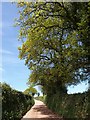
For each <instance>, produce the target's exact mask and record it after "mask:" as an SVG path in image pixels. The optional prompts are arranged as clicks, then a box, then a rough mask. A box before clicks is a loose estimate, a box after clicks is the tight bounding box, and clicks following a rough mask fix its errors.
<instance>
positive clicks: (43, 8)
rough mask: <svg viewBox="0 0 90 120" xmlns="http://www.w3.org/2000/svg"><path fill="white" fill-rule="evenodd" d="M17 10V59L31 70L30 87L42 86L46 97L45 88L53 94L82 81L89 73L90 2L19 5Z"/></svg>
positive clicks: (29, 3) (27, 3) (23, 3)
mask: <svg viewBox="0 0 90 120" xmlns="http://www.w3.org/2000/svg"><path fill="white" fill-rule="evenodd" d="M17 6H18V8H20V9H19V10H20V11H19V13H20V17H19V19H18V20H17V25H19V26H20V33H19V39H20V40H22V46H21V47H19V58H20V59H25V64H26V65H27V66H28V68H29V69H30V70H32V74H31V75H30V79H29V81H30V83H31V82H32V83H37V84H39V85H42V86H43V89H44V92H45V94H47V93H48V88H49V89H50V91H52V93H53V91H55V93H56V92H57V91H64V89H65V85H69V84H77V83H79V82H81V81H83V80H85V79H86V78H87V76H88V75H89V72H90V71H89V66H88V65H89V55H90V49H89V48H90V46H89V45H90V44H89V43H90V39H89V38H90V33H89V32H88V31H90V21H89V18H90V2H88V3H85V5H84V3H72V2H71V3H70V2H69V3H66V2H64V3H63V2H19V3H18V4H17ZM87 42H88V44H87ZM53 88H54V90H53ZM52 93H51V94H52Z"/></svg>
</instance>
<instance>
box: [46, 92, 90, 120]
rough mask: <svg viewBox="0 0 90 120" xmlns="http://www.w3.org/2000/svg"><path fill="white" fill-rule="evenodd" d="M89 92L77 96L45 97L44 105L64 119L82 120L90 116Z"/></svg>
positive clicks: (56, 95) (55, 95) (58, 95)
mask: <svg viewBox="0 0 90 120" xmlns="http://www.w3.org/2000/svg"><path fill="white" fill-rule="evenodd" d="M89 97H90V91H88V92H86V93H82V94H81V93H78V94H70V95H68V94H66V95H61V94H54V95H52V96H47V97H46V100H45V103H46V105H47V106H48V107H49V108H50V109H51V110H53V111H54V112H56V113H58V114H59V115H60V116H63V117H64V118H69V119H70V118H72V119H74V118H77V119H80V120H82V119H84V118H89V116H90V100H89Z"/></svg>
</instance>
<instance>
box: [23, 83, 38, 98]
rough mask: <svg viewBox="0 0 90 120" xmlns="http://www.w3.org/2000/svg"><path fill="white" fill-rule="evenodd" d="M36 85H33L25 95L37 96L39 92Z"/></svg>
mask: <svg viewBox="0 0 90 120" xmlns="http://www.w3.org/2000/svg"><path fill="white" fill-rule="evenodd" d="M34 87H35V85H34V84H31V85H30V86H29V87H28V88H27V89H26V90H25V91H24V93H25V94H30V95H31V96H34V95H35V94H37V90H36V88H34Z"/></svg>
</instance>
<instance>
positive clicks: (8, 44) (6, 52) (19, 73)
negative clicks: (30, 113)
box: [0, 2, 87, 93]
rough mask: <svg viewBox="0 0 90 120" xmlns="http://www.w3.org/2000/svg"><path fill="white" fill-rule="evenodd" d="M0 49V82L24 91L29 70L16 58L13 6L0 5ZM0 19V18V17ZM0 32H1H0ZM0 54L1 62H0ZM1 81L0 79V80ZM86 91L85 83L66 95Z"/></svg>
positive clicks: (14, 7) (70, 90)
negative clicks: (0, 19) (0, 7)
mask: <svg viewBox="0 0 90 120" xmlns="http://www.w3.org/2000/svg"><path fill="white" fill-rule="evenodd" d="M0 13H2V22H1V21H0V28H1V25H2V41H1V39H0V45H1V42H2V48H1V46H0V76H1V73H2V82H6V83H8V84H10V85H11V87H13V88H14V89H17V90H19V91H24V90H25V89H26V88H27V84H26V82H27V80H28V77H29V74H30V70H29V69H28V68H27V66H25V65H24V61H21V60H20V59H19V58H18V49H17V47H18V46H19V45H20V42H19V41H18V39H17V38H18V30H19V29H18V28H16V27H13V25H14V19H15V18H17V17H18V9H17V7H16V5H15V4H12V3H9V2H7V3H5V2H3V3H2V12H1V10H0ZM0 18H1V17H0ZM0 31H1V30H0ZM0 36H1V32H0ZM1 54H2V62H1ZM0 81H1V79H0ZM86 89H87V85H86V86H85V83H83V84H81V85H78V86H76V87H74V88H73V87H69V88H68V90H69V91H68V93H74V92H83V91H85V90H86Z"/></svg>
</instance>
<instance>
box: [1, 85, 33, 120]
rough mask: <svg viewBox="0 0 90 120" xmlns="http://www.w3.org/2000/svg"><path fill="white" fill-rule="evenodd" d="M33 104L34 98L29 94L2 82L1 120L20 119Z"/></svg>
mask: <svg viewBox="0 0 90 120" xmlns="http://www.w3.org/2000/svg"><path fill="white" fill-rule="evenodd" d="M33 104H34V100H33V98H32V97H31V96H30V95H25V94H23V93H22V92H19V91H16V90H13V89H12V88H11V87H10V86H9V85H7V84H2V120H20V119H21V118H22V116H23V115H24V114H25V113H26V112H27V111H28V110H29V109H30V108H31V107H32V106H33Z"/></svg>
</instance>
